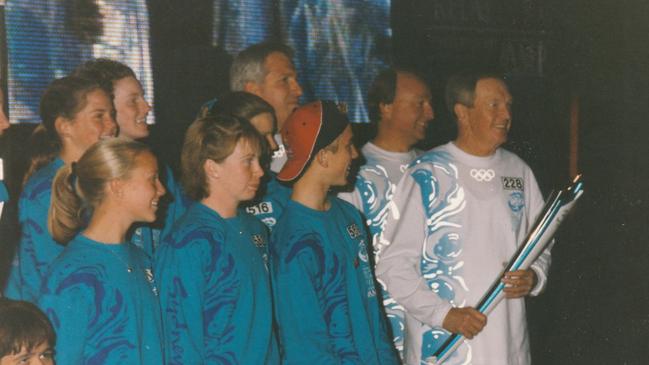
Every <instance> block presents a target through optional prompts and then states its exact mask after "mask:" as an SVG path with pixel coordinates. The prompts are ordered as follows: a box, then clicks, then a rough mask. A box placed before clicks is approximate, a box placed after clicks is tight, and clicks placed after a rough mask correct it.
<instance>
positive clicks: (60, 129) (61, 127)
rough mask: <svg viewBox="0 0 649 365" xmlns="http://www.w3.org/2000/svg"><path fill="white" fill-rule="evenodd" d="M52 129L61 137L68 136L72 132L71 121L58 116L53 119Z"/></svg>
mask: <svg viewBox="0 0 649 365" xmlns="http://www.w3.org/2000/svg"><path fill="white" fill-rule="evenodd" d="M54 129H55V130H56V134H58V135H59V136H61V138H64V137H69V136H70V135H71V134H72V122H71V121H70V120H69V119H67V118H65V117H62V116H58V117H56V119H55V120H54Z"/></svg>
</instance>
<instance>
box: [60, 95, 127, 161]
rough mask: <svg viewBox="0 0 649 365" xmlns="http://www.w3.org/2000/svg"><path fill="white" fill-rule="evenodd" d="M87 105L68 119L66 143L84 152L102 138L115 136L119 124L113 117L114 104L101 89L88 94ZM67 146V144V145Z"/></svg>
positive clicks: (64, 137)
mask: <svg viewBox="0 0 649 365" xmlns="http://www.w3.org/2000/svg"><path fill="white" fill-rule="evenodd" d="M85 99H86V100H85V102H86V105H85V106H84V107H83V109H81V110H80V111H78V112H77V114H75V116H74V117H73V118H72V119H69V120H68V119H66V120H65V123H66V124H67V125H66V126H65V128H64V129H63V133H64V136H63V138H62V140H63V141H64V142H63V143H64V144H66V145H67V144H69V147H70V148H73V149H75V150H76V151H78V152H79V155H81V154H83V153H84V152H85V151H86V150H87V149H88V148H89V147H90V146H92V145H93V144H95V143H97V141H99V140H100V139H104V138H109V137H114V136H115V133H116V132H117V125H116V124H115V120H114V119H113V104H112V103H111V101H110V98H109V97H108V94H106V92H105V91H103V90H101V89H95V90H93V91H91V92H89V93H87V94H86V97H85ZM66 147H67V146H66Z"/></svg>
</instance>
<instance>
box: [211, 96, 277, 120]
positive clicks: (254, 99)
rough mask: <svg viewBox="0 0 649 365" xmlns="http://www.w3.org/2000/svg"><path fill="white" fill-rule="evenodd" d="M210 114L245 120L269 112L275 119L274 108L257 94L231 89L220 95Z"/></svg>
mask: <svg viewBox="0 0 649 365" xmlns="http://www.w3.org/2000/svg"><path fill="white" fill-rule="evenodd" d="M208 113H209V114H211V115H218V114H221V115H231V116H234V117H237V118H242V119H245V120H247V121H250V119H252V118H254V117H256V116H257V115H259V114H263V113H270V114H271V115H272V116H273V119H275V109H273V107H272V106H271V105H270V104H268V102H266V100H264V99H262V98H260V97H259V96H257V95H254V94H251V93H248V92H245V91H233V92H230V93H227V94H225V95H224V96H222V97H220V98H219V99H218V100H217V102H216V103H215V104H214V105H213V106H212V108H211V109H210V110H209V112H208Z"/></svg>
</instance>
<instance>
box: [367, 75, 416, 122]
mask: <svg viewBox="0 0 649 365" xmlns="http://www.w3.org/2000/svg"><path fill="white" fill-rule="evenodd" d="M399 74H408V75H411V76H413V77H415V78H417V79H418V80H420V81H421V82H422V83H425V82H424V79H423V77H422V76H421V75H420V74H418V73H417V72H415V71H413V70H408V69H404V68H398V67H390V68H387V69H385V70H383V71H381V72H380V73H379V74H378V75H377V76H376V78H375V79H374V81H373V82H372V85H370V89H369V91H368V93H367V111H368V114H369V117H370V121H371V122H372V123H378V122H379V120H380V119H381V104H392V102H394V98H395V97H396V95H397V80H398V76H399Z"/></svg>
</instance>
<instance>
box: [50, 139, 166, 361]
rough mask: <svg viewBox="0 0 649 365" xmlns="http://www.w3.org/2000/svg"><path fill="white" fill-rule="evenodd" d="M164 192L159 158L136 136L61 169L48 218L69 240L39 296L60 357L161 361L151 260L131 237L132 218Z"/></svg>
mask: <svg viewBox="0 0 649 365" xmlns="http://www.w3.org/2000/svg"><path fill="white" fill-rule="evenodd" d="M164 193H165V189H164V187H163V186H162V184H161V183H160V180H159V179H158V166H157V161H156V158H155V157H154V156H153V154H152V153H151V152H150V151H149V150H148V149H147V147H146V146H144V145H142V144H141V143H138V142H133V141H126V140H122V139H111V140H106V141H101V142H99V143H97V144H96V145H94V146H93V147H91V148H90V149H88V151H87V152H86V153H85V154H84V155H83V156H82V157H81V159H80V160H79V161H78V162H77V163H75V164H72V165H70V166H65V167H64V168H62V169H60V171H59V172H58V173H57V175H56V177H55V178H54V183H53V187H52V203H51V207H50V215H49V226H50V228H51V232H52V236H53V237H54V239H56V240H57V241H58V242H62V243H67V247H66V248H65V249H64V250H63V252H62V253H61V255H60V256H59V257H58V258H57V259H56V260H55V261H54V262H53V263H52V264H51V265H50V268H49V271H48V273H47V276H46V277H47V279H46V280H45V281H44V282H43V285H42V287H41V293H40V297H39V299H38V305H39V307H40V308H41V309H42V310H43V311H44V312H45V313H46V314H47V316H48V317H49V318H50V320H51V322H52V324H53V325H54V328H55V330H56V332H57V335H58V341H57V344H56V354H57V363H60V364H151V365H153V364H155V365H159V364H163V363H164V357H163V354H164V349H163V347H162V326H161V321H160V309H159V304H158V298H157V289H156V288H155V283H154V278H153V273H152V270H151V262H150V260H149V258H148V256H147V255H146V254H145V253H144V251H142V250H141V249H140V248H138V247H136V246H135V245H133V244H131V243H128V242H127V241H126V233H127V231H128V229H129V228H130V227H131V225H132V224H133V223H134V222H152V221H154V220H155V218H156V210H157V209H158V203H159V201H160V197H161V196H162V195H163V194H164ZM86 209H89V210H91V212H89V213H87V214H89V215H90V220H89V223H88V225H87V227H86V228H85V229H84V230H83V231H82V232H81V233H80V234H79V235H77V236H76V237H74V236H75V234H76V232H77V231H78V229H79V227H80V226H81V225H82V224H83V223H85V222H83V221H82V219H81V218H80V217H82V216H84V211H85V210H86ZM73 237H74V238H73Z"/></svg>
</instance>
